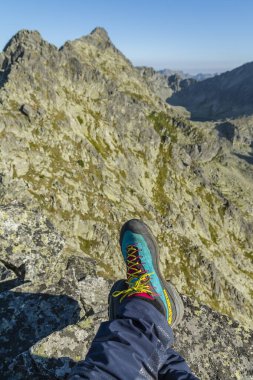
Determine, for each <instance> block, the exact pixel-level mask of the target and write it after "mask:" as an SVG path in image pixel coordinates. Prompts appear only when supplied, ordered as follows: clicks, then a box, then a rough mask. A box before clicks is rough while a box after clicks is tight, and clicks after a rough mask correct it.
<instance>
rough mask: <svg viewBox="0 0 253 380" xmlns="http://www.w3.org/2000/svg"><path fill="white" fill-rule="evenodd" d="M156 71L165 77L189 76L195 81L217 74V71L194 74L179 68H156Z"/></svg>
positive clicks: (185, 77)
mask: <svg viewBox="0 0 253 380" xmlns="http://www.w3.org/2000/svg"><path fill="white" fill-rule="evenodd" d="M158 73H160V74H162V75H165V76H167V77H170V76H171V75H175V74H176V75H179V76H180V77H181V78H182V79H189V78H192V79H195V80H197V81H202V80H205V79H208V78H212V77H214V76H215V75H218V74H217V73H214V74H210V73H209V74H208V73H207V74H203V73H198V74H196V75H193V74H187V73H185V72H183V71H181V70H171V69H163V70H158Z"/></svg>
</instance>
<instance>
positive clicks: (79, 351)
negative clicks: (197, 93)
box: [0, 28, 253, 379]
mask: <svg viewBox="0 0 253 380" xmlns="http://www.w3.org/2000/svg"><path fill="white" fill-rule="evenodd" d="M159 83H160V82H159ZM159 83H158V84H157V85H156V87H154V81H153V82H152V83H151V82H150V80H147V78H145V75H144V76H143V75H142V73H141V72H140V70H137V69H136V68H134V67H133V66H132V64H131V62H130V61H129V60H127V58H126V57H124V56H123V54H121V53H120V52H119V51H118V50H117V49H116V47H115V46H114V45H113V44H112V42H111V41H110V39H109V37H108V34H107V33H106V31H105V30H104V29H102V28H97V29H95V30H94V31H93V32H92V33H91V34H90V35H88V36H85V37H81V38H80V39H77V40H75V41H68V42H66V43H65V45H64V46H63V47H61V48H60V49H57V48H56V47H55V46H53V45H51V44H49V43H47V42H46V41H44V40H43V39H42V38H41V36H40V34H39V33H38V32H31V31H20V32H19V33H18V34H17V35H16V36H14V37H13V38H12V39H11V41H10V42H9V43H8V44H7V45H6V47H5V49H4V51H3V52H2V53H1V54H0V86H1V87H0V202H1V204H0V239H1V245H0V276H1V282H0V286H1V291H2V293H1V295H0V297H1V299H2V301H3V302H2V303H1V305H4V307H3V308H2V309H1V318H3V320H4V323H3V324H1V328H3V334H2V332H1V334H0V335H1V337H4V332H7V333H6V336H7V339H5V340H4V341H3V344H1V345H0V346H1V347H4V349H2V351H1V355H3V357H4V358H5V360H1V363H2V364H1V365H2V368H4V371H5V373H10V372H8V371H12V373H15V374H16V375H15V376H17V379H23V378H25V376H27V378H29V376H31V378H33V379H34V378H35V377H34V373H33V372H32V368H34V366H36V368H37V369H38V368H39V371H41V373H43V374H44V375H45V376H46V374H48V376H49V378H50V376H52V372H49V373H47V371H48V370H49V368H53V371H56V372H54V376H59V377H60V378H61V377H64V376H65V375H64V374H66V373H67V372H68V371H69V370H70V368H71V366H72V365H74V362H76V361H78V360H80V359H81V358H83V356H84V355H85V352H86V350H87V348H88V345H89V342H90V341H91V339H92V337H93V336H94V332H95V330H96V328H97V326H98V324H99V323H100V322H101V321H102V320H105V319H106V317H107V295H108V291H109V289H110V287H111V285H112V283H113V281H114V280H116V279H118V278H124V277H125V268H124V263H123V260H122V258H121V253H120V248H119V245H118V235H119V230H120V227H121V225H122V224H123V223H124V222H125V221H126V220H127V219H130V218H141V219H143V220H144V221H145V222H146V223H147V224H149V225H150V227H151V228H152V230H153V232H154V234H155V236H156V237H157V239H158V242H159V246H160V261H161V266H162V270H163V272H164V274H165V277H166V278H167V279H168V280H171V281H172V282H173V283H174V284H175V285H176V286H177V288H178V290H179V291H180V292H181V293H184V294H186V295H187V296H188V297H190V299H189V298H185V303H186V316H187V317H186V319H185V322H184V323H185V330H183V331H184V332H183V333H182V331H181V330H178V331H179V332H178V340H177V341H176V342H178V343H177V345H178V346H177V347H176V348H177V349H179V350H180V349H181V350H182V352H183V353H184V354H185V356H186V357H188V358H189V360H191V361H192V364H193V366H194V365H195V367H194V368H195V371H196V373H197V374H199V376H200V377H201V378H202V379H205V378H206V379H208V378H215V376H216V378H226V376H227V377H229V376H230V377H229V378H231V379H233V378H235V379H236V378H238V379H239V378H240V377H239V376H244V375H245V374H246V372H245V371H248V368H249V359H248V357H247V353H246V354H245V352H247V350H246V347H247V345H248V344H249V339H250V335H249V334H248V333H247V331H246V330H245V329H246V328H247V326H248V325H249V324H250V322H251V320H252V304H251V298H252V288H253V286H252V285H253V281H252V247H253V238H252V236H253V234H252V232H253V217H252V212H253V195H252V194H253V191H252V190H253V178H252V177H253V175H252V146H253V143H252V141H253V136H252V120H251V118H250V117H247V118H246V117H245V118H241V119H234V120H232V121H231V120H230V121H224V120H220V121H217V120H216V121H215V122H213V121H210V122H208V123H200V122H198V123H193V122H190V121H189V120H188V119H186V118H185V115H187V112H186V111H185V110H184V109H182V108H173V107H172V106H169V105H168V104H166V103H165V102H164V94H163V96H159V91H158V90H159V85H160V84H159ZM154 88H156V91H154ZM199 302H200V303H205V304H207V305H208V306H209V307H210V308H212V309H214V310H215V311H216V312H219V313H223V314H227V315H228V316H229V317H230V318H232V319H234V320H237V321H239V323H240V324H241V325H239V326H238V323H235V324H234V322H233V320H232V319H229V318H227V317H224V316H222V315H219V314H216V313H215V312H214V311H212V310H211V309H208V308H205V307H204V309H203V307H202V306H200V305H199V304H198V303H199ZM21 304H23V305H25V306H24V308H23V309H22V310H21V309H20V305H21ZM194 305H195V306H194ZM1 307H2V306H1ZM195 307H196V309H195ZM13 310H14V311H15V318H14V319H13V320H12V322H10V320H9V317H7V316H10V315H13ZM8 313H9V314H8ZM203 313H204V314H203ZM31 315H32V317H31ZM208 315H210V319H211V320H212V321H213V326H216V327H217V326H222V329H223V330H224V334H223V335H222V334H218V333H217V331H218V330H217V329H218V327H217V328H215V327H213V330H212V327H210V326H208ZM40 316H42V317H41V318H42V319H43V321H42V319H40ZM48 321H49V322H48ZM21 325H22V329H21V330H20V326H21ZM69 325H71V326H69ZM193 325H194V326H195V327H196V326H199V331H200V333H199V334H200V335H198V334H197V333H196V331H195V330H196V329H192V327H191V326H193ZM2 326H3V327H2ZM57 326H58V327H57ZM231 326H232V327H231ZM233 326H234V327H233ZM207 328H208V329H211V330H210V342H212V341H214V340H216V339H220V342H221V345H222V347H224V350H225V351H224V352H225V354H224V355H227V356H226V358H227V359H226V362H225V361H224V363H223V364H222V361H221V363H220V364H219V366H220V367H219V369H217V368H216V367H215V363H214V362H211V361H210V360H209V361H207V360H204V357H203V358H202V359H201V361H202V362H201V363H202V364H201V365H200V366H197V362H196V361H195V362H194V359H193V357H194V355H193V354H192V353H191V352H193V351H189V348H188V350H187V346H188V343H189V342H188V340H187V339H189V336H188V335H189V333H190V332H191V333H194V334H193V335H194V336H195V338H192V339H195V342H198V343H196V355H197V350H205V351H204V352H205V353H206V355H205V356H206V357H207V356H209V357H210V356H212V347H213V346H212V343H210V342H209V343H210V344H208V345H206V340H205V336H206V335H205V334H206V331H207V330H206V329H207ZM215 329H216V330H215ZM233 329H235V330H233ZM232 330H233V331H235V334H237V335H238V336H239V335H240V337H241V338H240V339H241V340H240V345H239V343H238V341H237V342H236V340H235V341H234V342H232V341H231V340H229V335H230V334H232ZM17 331H19V333H17ZM31 331H34V333H33V334H31ZM187 331H188V332H187ZM15 334H18V335H17V339H18V342H19V344H18V345H17V347H16V348H15V349H14V348H13V346H12V345H11V344H10V342H11V340H12V339H13V338H12V337H13V336H14V335H15ZM201 334H202V335H201ZM237 335H236V336H237ZM187 337H188V338H187ZM2 339H4V338H2ZM238 339H239V338H238ZM55 342H56V343H55ZM187 342H188V343H187ZM233 344H234V346H233ZM226 346H229V347H228V348H227V349H226V348H225V347H226ZM70 347H71V349H70ZM230 347H234V348H233V350H231V351H230ZM243 347H244V348H243ZM191 350H192V347H191ZM226 350H227V351H226ZM70 351H72V352H73V355H72V356H71V354H70ZM234 352H237V354H236V355H238V356H236V357H237V358H238V361H237V363H238V362H240V363H244V364H241V366H239V367H238V371H237V372H238V373H237V372H236V371H235V370H234V366H235V364H234V363H235V361H234V359H233V360H232V359H231V360H229V359H228V358H232V353H233V354H234ZM21 353H22V355H21V356H20V354H21ZM7 354H8V355H7ZM229 355H230V356H229ZM198 356H199V355H198ZM57 357H61V358H63V357H65V358H66V357H67V358H68V359H62V360H63V361H62V362H59V361H58V362H57V363H58V366H60V367H61V368H60V369H59V368H58V367H57V366H56V361H55V360H56V359H55V358H57ZM43 358H44V359H43ZM46 358H48V359H46ZM242 358H243V359H242ZM43 360H44V361H43ZM21 362H22V363H23V364H22V365H21ZM15 363H16V364H15ZM29 363H30V364H29ZM52 363H53V364H52ZM59 363H62V365H60V364H59ZM194 363H195V364H194ZM226 363H230V364H229V367H226V365H227V364H226ZM21 369H22V370H21ZM19 371H21V372H19ZM22 371H24V372H22ZM29 371H30V372H29ZM57 371H58V372H57ZM198 371H199V372H198ZM215 371H216V372H215ZM217 371H218V372H217ZM226 371H227V372H226ZM243 371H244V372H243ZM31 373H32V374H33V377H32V375H31ZM207 374H208V375H207ZM228 374H229V376H228ZM6 376H7V375H6ZM22 376H23V377H22ZM208 376H210V377H208ZM217 376H220V377H217ZM233 376H234V377H233ZM245 376H246V375H245ZM7 378H8V377H7Z"/></svg>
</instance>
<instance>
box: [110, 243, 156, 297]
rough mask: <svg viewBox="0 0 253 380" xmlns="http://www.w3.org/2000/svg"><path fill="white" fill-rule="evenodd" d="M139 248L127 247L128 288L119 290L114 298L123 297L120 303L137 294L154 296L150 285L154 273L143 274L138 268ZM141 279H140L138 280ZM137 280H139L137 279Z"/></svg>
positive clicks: (114, 294)
mask: <svg viewBox="0 0 253 380" xmlns="http://www.w3.org/2000/svg"><path fill="white" fill-rule="evenodd" d="M138 265H139V262H138V248H137V247H135V246H134V245H129V246H128V247H127V281H126V283H127V284H128V288H127V289H125V290H117V291H115V292H113V294H112V296H113V297H118V296H120V295H121V296H122V297H121V298H120V302H121V301H122V300H123V299H124V298H125V297H127V296H130V295H132V294H135V293H147V294H149V295H153V292H152V290H151V288H150V284H149V280H150V278H149V276H151V275H152V274H153V273H154V272H152V273H146V272H143V271H142V270H141V269H140V268H138ZM138 277H139V278H138ZM136 278H137V279H136Z"/></svg>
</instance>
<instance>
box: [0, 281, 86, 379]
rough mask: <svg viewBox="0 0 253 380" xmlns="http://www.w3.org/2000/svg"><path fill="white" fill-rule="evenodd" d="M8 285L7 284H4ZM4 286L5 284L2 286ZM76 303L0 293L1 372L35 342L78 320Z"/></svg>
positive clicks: (43, 295)
mask: <svg viewBox="0 0 253 380" xmlns="http://www.w3.org/2000/svg"><path fill="white" fill-rule="evenodd" d="M7 282H8V281H7ZM9 285H10V284H6V288H7V289H8V286H9ZM3 286H4V284H3ZM79 315H80V308H79V305H78V302H77V301H75V300H74V299H73V298H71V297H69V296H66V295H51V294H46V293H21V292H15V291H9V290H7V291H4V292H2V293H1V294H0V373H1V374H2V375H1V379H4V378H9V377H5V374H6V373H7V370H8V367H9V365H10V364H11V363H12V361H13V359H14V358H15V357H16V356H17V355H19V354H21V353H22V352H24V351H26V350H28V349H29V348H30V347H32V346H33V345H34V344H35V343H36V342H38V341H39V340H41V339H42V338H44V337H46V336H48V335H50V334H51V333H53V332H55V331H59V330H61V329H63V328H64V327H66V326H68V325H70V324H74V323H76V322H77V321H78V320H79Z"/></svg>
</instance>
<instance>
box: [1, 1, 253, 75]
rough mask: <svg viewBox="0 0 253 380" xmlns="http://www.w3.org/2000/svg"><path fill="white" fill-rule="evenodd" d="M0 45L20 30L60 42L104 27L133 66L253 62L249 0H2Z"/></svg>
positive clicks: (208, 68) (221, 67)
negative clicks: (39, 34) (36, 33)
mask: <svg viewBox="0 0 253 380" xmlns="http://www.w3.org/2000/svg"><path fill="white" fill-rule="evenodd" d="M0 11H1V23H0V50H2V49H3V47H4V45H5V44H6V43H7V41H8V40H9V39H10V38H11V37H12V35H14V34H15V33H16V32H17V31H18V30H20V29H32V30H35V29H36V30H38V31H39V32H40V33H41V34H42V37H43V38H44V39H46V40H47V41H49V42H51V43H53V44H55V45H56V46H58V47H59V46H61V45H62V44H63V43H64V42H65V41H66V40H71V39H75V38H78V37H81V36H82V35H86V34H88V33H90V32H91V30H92V29H94V28H95V27H96V26H102V27H104V28H105V29H106V30H107V31H108V33H109V36H110V38H111V40H112V41H113V43H114V44H115V45H116V46H117V48H118V49H120V50H121V51H122V52H123V53H124V54H125V55H126V56H127V57H128V58H129V59H130V60H131V61H132V62H133V64H135V65H147V66H153V67H155V68H156V69H161V68H172V69H181V70H184V71H186V72H191V73H196V72H200V71H201V72H216V71H217V72H221V71H225V70H227V69H232V68H234V67H236V66H239V65H241V64H243V63H246V62H249V61H253V51H252V50H251V49H252V48H250V47H251V46H252V41H253V0H6V1H1V3H0Z"/></svg>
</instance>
